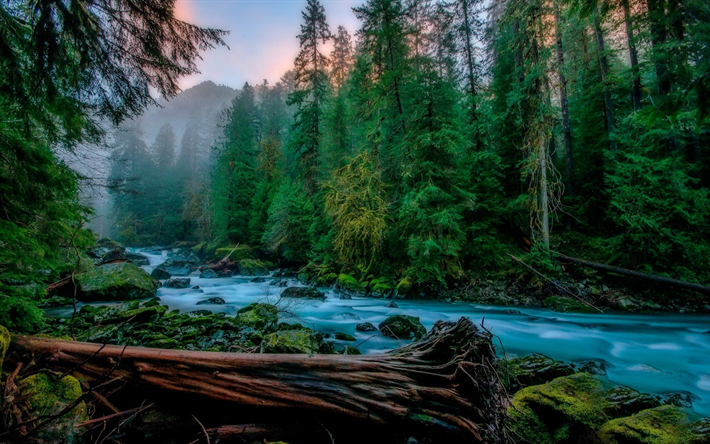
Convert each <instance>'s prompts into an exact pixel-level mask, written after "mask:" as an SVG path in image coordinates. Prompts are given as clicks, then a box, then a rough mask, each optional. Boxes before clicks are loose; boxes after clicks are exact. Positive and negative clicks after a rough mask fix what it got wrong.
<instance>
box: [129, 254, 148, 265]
mask: <svg viewBox="0 0 710 444" xmlns="http://www.w3.org/2000/svg"><path fill="white" fill-rule="evenodd" d="M125 256H126V259H128V260H129V261H131V262H133V263H134V264H136V265H138V266H139V267H142V266H145V265H150V261H149V260H148V258H147V257H146V256H143V255H142V254H138V253H130V252H129V253H126V254H125Z"/></svg>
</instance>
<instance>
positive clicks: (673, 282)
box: [555, 253, 710, 294]
mask: <svg viewBox="0 0 710 444" xmlns="http://www.w3.org/2000/svg"><path fill="white" fill-rule="evenodd" d="M555 255H556V256H557V258H558V259H559V260H561V261H564V262H571V263H573V264H577V265H581V266H583V267H588V268H591V269H594V270H599V271H607V272H610V273H616V274H620V275H622V276H629V277H633V278H637V279H642V280H645V281H649V282H653V283H656V284H661V285H667V286H670V287H674V288H682V289H684V290H692V291H697V292H699V293H704V294H710V287H706V286H705V285H700V284H694V283H692V282H685V281H679V280H678V279H671V278H667V277H663V276H657V275H654V274H646V273H640V272H638V271H633V270H629V269H626V268H620V267H614V266H612V265H606V264H600V263H598V262H590V261H586V260H584V259H577V258H575V257H570V256H565V255H564V254H562V253H555Z"/></svg>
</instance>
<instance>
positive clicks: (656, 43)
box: [647, 0, 671, 97]
mask: <svg viewBox="0 0 710 444" xmlns="http://www.w3.org/2000/svg"><path fill="white" fill-rule="evenodd" d="M647 2H648V15H649V19H650V22H651V26H650V28H651V46H652V52H653V59H654V62H653V63H654V66H655V69H656V84H657V87H658V94H659V95H660V96H661V97H663V96H665V95H666V94H668V93H669V92H670V90H671V79H670V75H669V72H668V66H667V61H666V60H665V59H666V55H665V49H664V48H663V45H664V44H665V43H666V39H667V37H668V32H667V30H666V27H665V25H664V24H663V20H664V16H665V13H666V12H665V4H664V1H663V0H647Z"/></svg>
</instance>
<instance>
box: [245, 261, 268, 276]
mask: <svg viewBox="0 0 710 444" xmlns="http://www.w3.org/2000/svg"><path fill="white" fill-rule="evenodd" d="M239 274H241V275H242V276H266V275H267V274H269V268H268V266H267V264H266V263H264V262H262V261H260V260H258V259H242V260H240V261H239Z"/></svg>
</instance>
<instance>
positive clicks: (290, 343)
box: [261, 330, 319, 355]
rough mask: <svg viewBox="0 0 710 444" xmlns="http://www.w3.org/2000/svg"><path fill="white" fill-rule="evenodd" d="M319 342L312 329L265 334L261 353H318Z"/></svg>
mask: <svg viewBox="0 0 710 444" xmlns="http://www.w3.org/2000/svg"><path fill="white" fill-rule="evenodd" d="M318 349H319V344H318V340H317V339H316V336H315V335H314V334H313V332H312V331H310V330H286V331H279V332H276V333H271V334H269V335H266V336H264V339H263V341H262V342H261V353H307V354H309V355H310V354H316V353H318Z"/></svg>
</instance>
